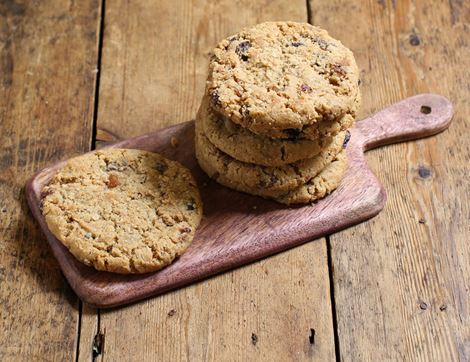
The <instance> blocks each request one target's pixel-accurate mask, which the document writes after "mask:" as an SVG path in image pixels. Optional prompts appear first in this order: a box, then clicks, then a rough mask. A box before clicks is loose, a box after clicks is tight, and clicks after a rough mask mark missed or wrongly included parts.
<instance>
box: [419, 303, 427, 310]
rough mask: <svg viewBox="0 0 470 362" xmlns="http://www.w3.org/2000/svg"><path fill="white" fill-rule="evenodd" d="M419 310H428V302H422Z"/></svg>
mask: <svg viewBox="0 0 470 362" xmlns="http://www.w3.org/2000/svg"><path fill="white" fill-rule="evenodd" d="M419 308H420V309H421V310H426V309H428V305H427V304H426V302H421V303H420V304H419Z"/></svg>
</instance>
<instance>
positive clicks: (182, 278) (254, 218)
mask: <svg viewBox="0 0 470 362" xmlns="http://www.w3.org/2000/svg"><path fill="white" fill-rule="evenodd" d="M452 115H453V108H452V104H451V103H450V102H449V100H447V99H446V98H444V97H442V96H438V95H433V94H422V95H418V96H415V97H411V98H408V99H405V100H404V101H401V102H399V103H396V104H394V105H392V106H390V107H388V108H386V109H384V110H382V111H380V112H378V113H376V114H375V115H373V116H371V117H369V118H367V119H364V120H362V121H359V122H357V123H356V126H355V127H354V128H352V129H351V140H350V142H349V144H348V147H347V153H348V158H349V168H348V171H347V173H346V176H345V178H344V179H343V181H342V183H341V185H340V186H339V187H338V189H337V190H336V191H334V192H333V193H332V194H331V195H329V196H328V197H326V198H325V199H323V200H320V201H319V202H317V203H315V204H312V205H304V206H294V207H292V206H291V207H288V206H284V205H281V204H278V203H276V202H273V201H268V200H264V199H262V198H259V197H254V196H250V195H247V194H244V193H240V192H236V191H233V190H230V189H228V188H225V187H223V186H221V185H219V184H217V183H216V182H214V181H211V180H210V179H209V178H208V177H207V176H206V175H205V174H204V172H203V171H202V170H201V169H200V168H199V166H198V165H197V162H196V159H195V157H194V141H193V138H194V123H193V122H186V123H182V124H178V125H175V126H172V127H169V128H165V129H162V130H160V131H157V132H155V133H149V134H145V135H143V136H140V137H135V138H131V139H127V140H124V141H121V142H118V143H116V144H113V145H111V146H110V147H120V148H138V149H144V150H149V151H154V152H159V153H161V154H163V155H165V156H166V157H168V158H170V159H174V160H177V161H179V162H181V163H182V164H184V165H185V166H187V167H188V168H189V169H190V170H191V171H192V173H193V175H194V176H195V177H196V179H197V182H198V186H199V188H200V191H201V195H202V199H203V202H204V217H203V221H202V223H201V225H200V227H199V229H198V230H197V232H196V236H195V239H194V241H193V243H192V244H191V246H190V247H189V248H188V250H187V251H186V252H185V253H184V254H183V255H182V256H181V257H180V258H179V259H178V260H176V261H175V262H174V263H173V264H171V265H170V266H168V267H166V268H165V269H163V270H161V271H158V272H155V273H149V274H143V275H119V274H113V273H107V272H100V271H97V270H95V269H93V268H90V267H87V266H85V265H84V264H82V263H80V262H78V261H77V260H76V259H75V258H74V257H73V256H72V255H71V254H70V253H69V252H68V250H67V249H66V248H65V247H64V246H63V245H62V244H61V243H60V241H59V240H57V239H56V238H55V237H54V235H52V233H51V232H50V231H49V230H48V228H47V225H46V223H45V220H44V218H43V217H42V214H41V211H40V206H39V205H40V195H41V189H42V187H43V186H44V185H45V184H46V183H47V182H48V180H49V179H50V178H51V176H52V175H53V174H54V172H56V170H57V169H58V168H59V167H61V166H62V165H63V164H64V162H65V161H62V162H60V163H57V164H55V165H53V166H50V167H47V168H45V169H43V170H42V171H40V172H39V173H38V174H36V175H35V176H34V177H33V178H31V179H30V180H29V181H28V184H27V186H26V194H27V198H28V203H29V206H30V208H31V210H32V213H33V215H34V217H35V218H36V219H37V221H38V222H39V225H40V226H41V228H42V230H43V231H44V233H45V235H46V236H47V240H48V241H49V244H50V246H51V248H52V251H53V253H54V255H55V257H56V258H57V260H58V261H59V264H60V267H61V268H62V271H63V273H64V275H65V277H66V278H67V280H68V282H69V283H70V285H71V287H72V288H73V290H74V291H75V292H76V293H77V295H78V296H79V297H80V298H81V299H82V300H83V301H84V302H86V303H89V304H90V305H92V306H95V307H113V306H118V305H122V304H126V303H130V302H133V301H137V300H139V299H143V298H146V297H149V296H152V295H157V294H160V293H163V292H165V291H168V290H170V289H174V288H178V287H181V286H184V285H187V284H190V283H192V282H194V281H196V280H200V279H203V278H206V277H208V276H210V275H214V274H216V273H220V272H222V271H224V270H228V269H232V268H235V267H238V266H240V265H243V264H247V263H250V262H252V261H254V260H257V259H260V258H263V257H266V256H268V255H271V254H274V253H278V252H280V251H282V250H286V249H288V248H292V247H294V246H297V245H300V244H302V243H305V242H307V241H311V240H313V239H315V238H318V237H321V236H323V235H327V234H331V233H334V232H336V231H338V230H341V229H344V228H346V227H348V226H351V225H354V224H357V223H360V222H361V221H364V220H366V219H368V218H371V217H373V216H375V215H377V214H378V213H379V212H380V211H381V210H382V208H383V206H384V204H385V200H386V195H385V191H384V189H383V187H382V185H381V184H380V182H379V181H378V180H377V179H376V177H375V176H374V174H373V173H372V172H371V171H370V169H369V168H368V166H367V163H366V161H365V159H364V151H367V150H369V149H371V148H374V147H379V146H382V145H385V144H390V143H395V142H401V141H406V140H411V139H416V138H421V137H426V136H430V135H433V134H436V133H438V132H441V131H443V130H444V129H446V128H447V127H448V126H449V123H450V121H451V118H452ZM171 137H176V139H177V140H178V142H179V145H178V146H177V147H173V146H172V145H171V143H170V139H171Z"/></svg>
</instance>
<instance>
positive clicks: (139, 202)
mask: <svg viewBox="0 0 470 362" xmlns="http://www.w3.org/2000/svg"><path fill="white" fill-rule="evenodd" d="M42 212H43V215H44V217H45V219H46V222H47V225H48V227H49V230H50V231H51V232H52V233H53V234H54V235H55V236H56V237H57V238H58V239H59V240H60V241H61V242H62V243H63V244H64V245H65V246H66V247H67V248H68V249H69V250H70V252H71V253H72V254H73V255H74V256H75V257H76V258H77V259H78V260H80V261H81V262H83V263H85V264H86V265H89V266H93V267H94V268H96V269H98V270H105V271H110V272H116V273H123V274H128V273H146V272H151V271H155V270H158V269H161V268H163V267H164V266H166V265H168V264H170V263H171V262H172V261H173V260H174V259H175V257H177V256H179V255H181V254H182V253H183V252H184V251H185V250H186V248H187V247H188V246H189V244H190V243H191V241H192V239H193V237H194V233H195V230H196V228H197V226H198V225H199V223H200V220H201V217H202V202H201V198H200V196H199V191H198V189H197V186H196V182H195V181H194V179H193V177H192V175H191V173H190V172H189V170H188V169H186V168H185V167H183V166H182V165H181V164H179V163H178V162H175V161H171V160H168V159H165V158H164V157H162V156H160V155H158V154H156V153H151V152H146V151H141V150H128V149H116V148H109V149H105V150H100V151H96V152H93V153H89V154H86V155H83V156H79V157H76V158H73V159H71V160H69V161H68V162H67V163H66V165H65V166H63V167H62V168H61V169H60V170H59V171H58V172H57V174H56V175H55V176H54V177H53V179H52V180H51V182H50V183H49V184H48V185H47V186H46V187H45V188H44V189H43V199H42Z"/></svg>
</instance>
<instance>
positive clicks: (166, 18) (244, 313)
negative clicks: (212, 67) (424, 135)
mask: <svg viewBox="0 0 470 362" xmlns="http://www.w3.org/2000/svg"><path fill="white" fill-rule="evenodd" d="M265 20H295V21H309V22H311V23H312V24H315V25H319V26H322V27H324V28H326V29H328V30H329V32H330V33H331V34H332V35H333V36H334V37H336V38H339V39H341V40H342V41H343V42H344V43H345V44H346V45H347V46H348V47H350V48H351V49H352V50H353V51H354V53H355V55H356V58H357V61H358V64H359V67H360V69H361V79H362V86H361V87H362V92H363V107H362V111H361V112H362V116H365V115H368V114H370V113H372V112H374V111H376V110H379V109H380V108H382V107H384V106H386V105H388V104H390V103H393V102H395V101H398V100H400V99H402V98H404V97H407V96H411V95H414V94H417V93H422V92H433V93H439V94H442V95H445V96H447V97H448V98H450V99H451V100H452V102H453V103H454V105H455V110H456V114H455V117H454V121H453V124H452V125H451V127H450V129H449V130H447V131H445V132H444V133H442V134H440V135H438V136H436V137H432V138H428V139H424V140H420V141H417V142H410V143H402V144H398V145H393V146H389V147H386V148H382V149H378V150H374V151H371V152H369V153H368V154H367V159H368V162H369V164H370V166H371V168H372V170H373V171H374V172H375V173H376V175H377V176H378V178H379V179H380V180H381V181H382V182H383V184H384V186H385V188H386V190H387V191H388V202H387V205H386V206H385V209H384V211H383V212H382V213H381V214H380V215H379V216H377V217H376V218H374V219H372V220H370V221H368V222H365V223H363V224H361V225H358V226H355V227H351V228H349V229H347V230H344V231H342V232H339V233H337V234H334V235H330V236H328V237H326V238H322V239H318V240H314V241H312V242H310V243H307V244H305V245H303V246H301V247H297V248H295V249H292V250H290V251H287V252H284V253H281V254H278V255H276V256H274V257H271V258H267V259H264V260H262V261H260V262H257V263H255V264H251V265H249V266H246V267H243V268H239V269H237V270H233V271H231V272H227V273H224V274H221V275H219V276H216V277H213V278H210V279H208V280H205V281H202V282H199V283H197V284H194V285H192V286H190V287H187V288H184V289H181V290H177V291H174V292H170V293H167V294H165V295H163V296H160V297H156V298H152V299H149V300H145V301H143V302H139V303H136V304H133V305H130V306H127V307H123V308H118V309H113V310H96V309H92V308H90V307H88V306H87V305H84V304H82V303H81V302H80V301H79V300H78V299H77V297H76V296H75V295H74V293H73V292H72V291H71V289H70V287H69V286H68V285H67V283H66V282H65V280H64V278H63V277H62V275H61V272H60V269H59V268H58V264H57V262H56V260H55V259H54V258H53V256H52V254H51V251H50V250H49V247H48V246H47V243H46V240H45V238H44V236H43V234H42V233H41V232H40V230H39V229H38V226H37V224H36V223H35V222H34V221H33V219H32V217H31V214H30V213H29V211H28V208H27V205H26V201H25V197H24V184H25V181H26V180H27V179H28V178H29V177H30V176H31V175H32V174H33V173H34V172H35V171H37V170H39V169H40V168H42V167H44V166H46V165H48V164H50V163H53V162H54V161H57V160H60V159H64V158H67V157H70V156H73V155H77V154H80V153H82V152H85V151H88V150H90V149H93V148H95V147H99V146H100V145H101V144H102V142H109V141H113V140H116V139H122V138H126V137H129V136H135V135H138V134H141V133H145V132H148V131H152V130H156V129H158V128H161V127H164V126H167V125H171V124H175V123H178V122H183V121H187V120H190V119H192V118H194V116H195V112H196V109H197V107H198V104H199V101H200V97H201V95H202V92H203V88H204V80H205V77H206V71H207V63H208V54H209V51H210V49H211V48H212V47H213V46H214V45H215V44H216V42H217V41H218V40H220V39H222V38H224V37H225V36H227V35H229V34H231V33H233V32H236V31H237V30H239V29H240V28H241V27H243V26H246V25H252V24H255V23H258V22H262V21H265ZM469 24H470V4H469V2H468V1H457V0H454V1H453V0H450V1H437V0H434V1H425V0H420V1H409V0H408V1H405V0H404V1H393V0H392V1H388V0H381V1H378V0H377V1H375V0H369V1H360V0H349V1H346V0H344V1H338V0H323V1H320V0H311V1H308V2H306V1H305V0H289V1H287V0H270V1H266V0H264V1H249V0H237V1H233V0H232V1H228V0H218V1H213V0H199V1H189V0H188V1H163V0H159V1H156V0H155V1H150V0H147V1H146V0H133V1H124V0H81V1H73V0H72V1H65V0H47V1H27V0H2V1H0V216H1V217H0V238H1V239H0V341H1V343H0V360H2V361H10V360H11V361H17V360H34V361H39V360H48V361H49V360H54V361H71V360H78V361H88V360H91V359H93V358H94V359H96V360H98V361H100V360H107V361H124V360H125V361H143V360H158V361H175V360H190V361H200V360H211V361H226V360H227V361H232V360H233V361H257V360H264V361H287V360H294V361H301V360H318V361H331V360H337V361H339V360H342V361H363V360H399V361H402V360H406V361H411V360H420V361H454V360H460V361H469V360H470V243H469V239H470V208H469V195H470V183H469V176H470V165H469V161H470V139H469V132H470V130H469V125H470V122H469V121H468V114H469V113H470V102H469V101H470V81H469V77H468V69H470V37H469V31H470V29H469V27H470V25H469Z"/></svg>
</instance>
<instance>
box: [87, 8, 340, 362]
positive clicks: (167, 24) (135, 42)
mask: <svg viewBox="0 0 470 362" xmlns="http://www.w3.org/2000/svg"><path fill="white" fill-rule="evenodd" d="M268 19H279V20H282V19H292V20H299V21H305V20H306V19H307V12H306V4H305V2H304V1H301V0H294V1H289V2H287V1H284V0H276V1H271V2H269V3H266V2H260V3H254V2H251V1H248V0H244V1H238V2H234V1H226V0H222V1H217V2H213V1H209V0H206V1H197V2H196V1H181V2H172V3H171V4H170V3H169V2H166V1H154V2H148V1H143V0H140V1H132V2H126V1H123V0H121V1H115V2H112V3H107V8H106V13H105V34H104V42H103V58H102V78H101V87H100V100H99V112H98V128H99V129H101V130H103V131H105V132H106V133H108V134H115V135H118V136H119V137H121V138H124V137H130V136H134V135H137V134H142V133H144V132H149V131H152V130H155V129H157V128H161V127H164V126H166V125H170V124H174V123H178V122H182V121H187V120H190V119H192V118H194V116H195V113H196V110H197V107H198V104H199V102H200V98H201V96H202V93H203V88H204V81H205V77H206V75H207V63H208V53H209V51H210V49H211V48H212V47H213V46H214V45H215V44H216V43H217V41H218V40H220V39H222V38H223V37H225V36H228V35H229V34H230V33H233V32H236V31H237V30H239V29H240V28H241V27H243V26H245V25H251V24H255V23H257V22H260V21H263V20H268ZM99 324H100V328H101V330H102V332H104V333H105V344H104V349H103V351H102V354H101V356H104V358H103V359H106V360H116V359H118V358H120V359H122V358H126V359H129V360H136V361H139V360H145V359H146V358H147V359H156V360H179V359H189V360H208V359H212V360H261V359H262V360H271V361H276V360H286V359H290V360H292V359H295V360H305V359H311V358H314V357H316V358H318V359H319V360H333V359H334V341H333V329H332V314H331V305H330V296H329V280H328V267H327V252H326V243H325V239H320V240H317V241H315V242H312V243H309V244H306V245H304V246H302V247H299V248H296V249H294V250H292V251H290V252H287V253H283V254H280V255H278V256H276V257H274V258H270V259H267V260H263V261H261V262H258V263H256V264H254V265H251V266H248V267H245V268H241V269H238V270H235V271H233V272H229V273H225V274H222V275H220V276H217V277H215V278H212V279H209V280H206V281H203V282H201V283H198V284H196V285H193V286H191V287H189V288H184V289H181V290H179V291H176V292H172V293H168V294H165V295H163V296H161V297H158V298H154V299H150V300H148V301H145V302H141V303H139V304H136V305H133V306H130V307H127V308H123V309H118V310H111V311H102V312H101V318H100V321H99ZM90 328H91V329H94V328H96V323H85V321H84V323H83V324H82V336H84V335H85V334H86V333H85V331H87V330H90ZM311 328H312V329H315V331H316V334H315V343H314V344H313V345H311V344H310V342H309V336H310V333H311V331H310V329H311ZM88 335H92V333H88ZM91 345H92V341H91V340H90V339H88V340H85V339H84V338H81V348H80V352H81V353H82V351H83V353H84V354H83V355H82V354H81V355H80V359H81V360H86V359H87V358H88V356H89V352H88V351H89V350H90V346H91ZM123 356H125V357H123Z"/></svg>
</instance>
